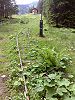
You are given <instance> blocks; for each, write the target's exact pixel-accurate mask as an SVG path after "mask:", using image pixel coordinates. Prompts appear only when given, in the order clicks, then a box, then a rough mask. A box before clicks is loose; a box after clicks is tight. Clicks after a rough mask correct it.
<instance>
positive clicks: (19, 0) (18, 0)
mask: <svg viewBox="0 0 75 100" xmlns="http://www.w3.org/2000/svg"><path fill="white" fill-rule="evenodd" d="M15 1H16V3H17V4H29V3H32V2H33V1H39V0H15Z"/></svg>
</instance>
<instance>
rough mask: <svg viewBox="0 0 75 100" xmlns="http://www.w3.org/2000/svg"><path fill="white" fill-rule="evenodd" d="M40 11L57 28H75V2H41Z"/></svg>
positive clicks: (56, 0) (53, 0) (66, 0)
mask: <svg viewBox="0 0 75 100" xmlns="http://www.w3.org/2000/svg"><path fill="white" fill-rule="evenodd" d="M38 8H39V11H40V10H41V9H42V10H43V14H44V16H45V17H46V18H47V20H48V22H49V23H50V24H51V22H52V23H55V24H56V26H57V27H59V26H65V27H75V0H39V3H38Z"/></svg>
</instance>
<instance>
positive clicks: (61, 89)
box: [56, 87, 67, 96]
mask: <svg viewBox="0 0 75 100" xmlns="http://www.w3.org/2000/svg"><path fill="white" fill-rule="evenodd" d="M56 93H57V94H59V95H60V96H63V95H64V94H63V93H67V90H66V89H65V88H64V87H61V88H58V89H57V91H56Z"/></svg>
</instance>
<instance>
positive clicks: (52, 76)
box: [48, 73, 56, 80]
mask: <svg viewBox="0 0 75 100" xmlns="http://www.w3.org/2000/svg"><path fill="white" fill-rule="evenodd" d="M48 77H49V78H50V79H51V80H52V79H55V77H56V73H55V74H49V75H48Z"/></svg>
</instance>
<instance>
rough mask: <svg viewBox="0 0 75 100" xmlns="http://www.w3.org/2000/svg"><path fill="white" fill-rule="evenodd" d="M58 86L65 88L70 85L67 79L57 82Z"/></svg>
mask: <svg viewBox="0 0 75 100" xmlns="http://www.w3.org/2000/svg"><path fill="white" fill-rule="evenodd" d="M58 85H59V86H66V87H67V86H69V85H70V81H69V80H68V79H65V78H63V79H62V80H61V81H58Z"/></svg>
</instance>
